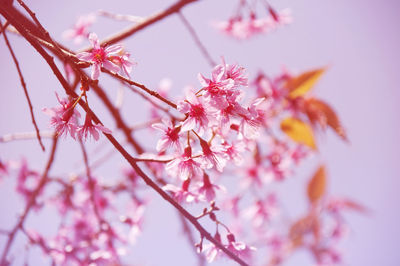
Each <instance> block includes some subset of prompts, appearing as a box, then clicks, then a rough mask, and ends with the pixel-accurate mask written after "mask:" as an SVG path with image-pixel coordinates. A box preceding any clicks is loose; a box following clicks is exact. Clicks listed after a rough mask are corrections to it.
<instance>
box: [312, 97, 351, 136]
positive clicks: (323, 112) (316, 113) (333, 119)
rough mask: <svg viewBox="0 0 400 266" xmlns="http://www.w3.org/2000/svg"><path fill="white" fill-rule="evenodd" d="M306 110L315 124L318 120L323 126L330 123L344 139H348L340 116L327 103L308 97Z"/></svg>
mask: <svg viewBox="0 0 400 266" xmlns="http://www.w3.org/2000/svg"><path fill="white" fill-rule="evenodd" d="M305 111H306V114H307V116H308V118H309V119H310V121H311V123H313V124H314V123H316V122H318V123H319V124H320V125H321V126H322V128H324V127H325V126H326V125H328V126H329V127H331V128H332V129H333V130H334V131H335V132H336V134H338V135H339V136H340V137H341V138H342V139H344V140H347V135H346V132H345V130H344V129H343V127H342V125H341V123H340V121H339V118H338V116H337V115H336V113H335V111H334V110H333V109H332V108H331V107H330V106H329V105H328V104H327V103H325V102H323V101H321V100H318V99H315V98H310V99H307V100H306V102H305Z"/></svg>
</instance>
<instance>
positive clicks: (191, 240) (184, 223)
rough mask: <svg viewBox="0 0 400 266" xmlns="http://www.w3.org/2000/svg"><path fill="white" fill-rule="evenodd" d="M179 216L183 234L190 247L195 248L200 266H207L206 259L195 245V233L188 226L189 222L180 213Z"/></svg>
mask: <svg viewBox="0 0 400 266" xmlns="http://www.w3.org/2000/svg"><path fill="white" fill-rule="evenodd" d="M178 216H179V219H180V220H181V223H182V227H183V228H182V229H183V233H184V234H185V235H186V236H187V240H188V242H189V244H190V246H191V247H193V253H194V254H195V255H196V256H197V259H198V263H199V266H205V265H206V260H205V258H204V256H203V254H201V253H198V252H197V248H196V246H195V245H194V244H195V240H194V237H193V233H192V230H191V228H190V227H189V225H188V222H187V220H186V219H185V217H183V216H182V215H181V214H180V213H178Z"/></svg>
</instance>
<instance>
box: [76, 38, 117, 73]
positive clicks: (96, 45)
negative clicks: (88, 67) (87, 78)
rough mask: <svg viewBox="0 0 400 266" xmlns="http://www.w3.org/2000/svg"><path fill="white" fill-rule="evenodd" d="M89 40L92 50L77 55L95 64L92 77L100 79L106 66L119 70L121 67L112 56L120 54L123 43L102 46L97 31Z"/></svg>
mask: <svg viewBox="0 0 400 266" xmlns="http://www.w3.org/2000/svg"><path fill="white" fill-rule="evenodd" d="M89 41H90V43H91V44H92V46H93V48H92V50H91V51H90V52H82V53H79V54H77V55H76V56H77V57H78V58H79V59H80V60H83V61H87V62H90V63H92V64H93V69H92V74H91V78H92V79H98V78H99V75H100V71H101V67H102V66H103V67H105V68H107V69H108V70H111V71H114V72H118V71H119V70H120V67H119V66H118V65H116V64H115V63H113V62H112V57H113V56H114V55H118V53H120V52H121V51H122V45H120V44H114V45H110V46H108V47H101V46H100V42H99V39H98V37H97V35H96V33H91V34H90V35H89Z"/></svg>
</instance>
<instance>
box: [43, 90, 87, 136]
mask: <svg viewBox="0 0 400 266" xmlns="http://www.w3.org/2000/svg"><path fill="white" fill-rule="evenodd" d="M56 97H57V100H58V102H59V103H60V104H61V106H58V107H53V108H43V112H44V113H45V114H47V115H50V116H51V118H50V124H51V125H52V126H53V127H54V128H55V131H56V133H57V134H58V135H59V136H61V135H63V134H65V135H66V134H68V133H69V134H70V135H71V137H73V138H74V139H75V134H76V130H77V128H78V125H77V123H78V117H80V114H79V112H78V111H77V110H76V109H75V108H74V106H73V105H74V103H73V101H71V100H67V99H60V98H59V97H58V95H57V93H56Z"/></svg>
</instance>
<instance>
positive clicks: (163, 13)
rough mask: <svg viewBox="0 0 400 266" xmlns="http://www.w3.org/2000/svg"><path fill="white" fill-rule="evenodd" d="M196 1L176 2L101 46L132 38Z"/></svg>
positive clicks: (109, 38) (104, 41)
mask: <svg viewBox="0 0 400 266" xmlns="http://www.w3.org/2000/svg"><path fill="white" fill-rule="evenodd" d="M197 1H198V0H180V1H177V2H176V3H174V4H173V5H171V6H170V7H168V8H166V9H164V10H162V11H160V12H157V13H156V14H154V15H151V16H149V17H147V18H145V19H144V20H143V21H142V22H140V23H138V24H135V25H134V26H132V27H129V28H127V29H125V30H122V31H121V32H119V33H117V34H115V35H112V36H110V37H108V38H106V39H104V40H103V41H102V42H101V45H111V44H114V43H117V42H120V41H122V40H124V39H126V38H128V37H130V36H132V35H133V34H135V33H136V32H138V31H140V30H143V29H145V28H147V27H148V26H150V25H153V24H154V23H156V22H159V21H161V20H162V19H164V18H166V17H168V16H170V15H172V14H175V13H176V12H179V10H181V9H182V8H183V7H184V6H186V5H188V4H190V3H193V2H197ZM91 49H92V48H86V49H85V50H84V51H86V52H87V51H90V50H91Z"/></svg>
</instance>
